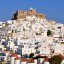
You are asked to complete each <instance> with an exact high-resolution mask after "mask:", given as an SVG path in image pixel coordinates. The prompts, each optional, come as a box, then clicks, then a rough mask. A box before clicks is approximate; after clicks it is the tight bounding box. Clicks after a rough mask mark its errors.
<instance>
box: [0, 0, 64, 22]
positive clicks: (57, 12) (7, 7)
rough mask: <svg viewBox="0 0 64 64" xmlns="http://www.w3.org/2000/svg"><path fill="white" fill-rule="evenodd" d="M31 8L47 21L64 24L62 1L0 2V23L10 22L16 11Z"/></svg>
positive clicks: (19, 0) (13, 0)
mask: <svg viewBox="0 0 64 64" xmlns="http://www.w3.org/2000/svg"><path fill="white" fill-rule="evenodd" d="M30 7H33V8H35V9H36V10H37V12H40V13H44V14H45V15H46V17H47V19H50V20H55V21H56V22H60V23H64V0H0V21H7V20H10V19H11V18H12V16H13V14H14V12H15V11H16V10H28V9H29V8H30Z"/></svg>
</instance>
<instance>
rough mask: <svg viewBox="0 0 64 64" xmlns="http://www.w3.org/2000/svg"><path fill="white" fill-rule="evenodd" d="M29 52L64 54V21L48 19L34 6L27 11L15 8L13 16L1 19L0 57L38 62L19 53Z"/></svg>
mask: <svg viewBox="0 0 64 64" xmlns="http://www.w3.org/2000/svg"><path fill="white" fill-rule="evenodd" d="M11 53H14V54H12V55H10V54H11ZM31 53H34V55H35V56H36V55H38V54H40V55H42V56H47V57H48V58H50V57H51V56H54V55H58V54H61V55H64V24H62V23H56V22H55V21H53V20H47V19H46V16H45V15H44V14H41V13H38V12H36V10H35V9H33V8H30V10H28V11H21V10H18V11H16V13H15V14H14V16H13V18H12V20H8V21H7V22H0V55H2V56H0V58H1V59H0V60H2V58H3V59H4V57H5V60H6V61H11V64H20V63H21V64H22V63H24V64H26V63H27V64H30V63H31V62H32V63H31V64H37V60H33V59H32V58H31V59H27V58H22V57H21V56H24V55H27V56H29V55H30V54H31ZM16 54H19V55H20V57H18V56H17V55H16ZM9 55H10V56H11V57H12V58H11V59H10V58H9ZM44 60H45V59H44ZM42 61H43V59H42ZM45 61H47V60H45ZM44 64H49V62H47V63H44Z"/></svg>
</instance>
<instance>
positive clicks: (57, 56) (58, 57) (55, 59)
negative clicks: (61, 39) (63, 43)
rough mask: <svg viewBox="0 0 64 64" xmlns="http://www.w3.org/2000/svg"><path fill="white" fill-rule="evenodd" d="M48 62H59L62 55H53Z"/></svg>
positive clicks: (56, 63)
mask: <svg viewBox="0 0 64 64" xmlns="http://www.w3.org/2000/svg"><path fill="white" fill-rule="evenodd" d="M49 62H50V64H61V62H62V55H55V56H53V57H52V58H50V59H49Z"/></svg>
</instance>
